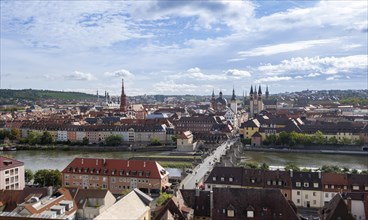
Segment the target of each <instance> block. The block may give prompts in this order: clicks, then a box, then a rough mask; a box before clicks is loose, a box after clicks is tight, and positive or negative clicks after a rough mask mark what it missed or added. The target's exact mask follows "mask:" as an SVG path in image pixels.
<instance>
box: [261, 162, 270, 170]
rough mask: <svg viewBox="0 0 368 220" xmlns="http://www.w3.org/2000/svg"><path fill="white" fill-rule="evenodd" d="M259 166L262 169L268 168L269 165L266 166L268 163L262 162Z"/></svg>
mask: <svg viewBox="0 0 368 220" xmlns="http://www.w3.org/2000/svg"><path fill="white" fill-rule="evenodd" d="M259 168H260V169H262V170H269V169H270V166H268V164H266V163H262V165H261V166H260V167H259Z"/></svg>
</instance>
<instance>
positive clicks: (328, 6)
mask: <svg viewBox="0 0 368 220" xmlns="http://www.w3.org/2000/svg"><path fill="white" fill-rule="evenodd" d="M367 7H368V3H367V1H348V2H346V1H320V2H318V3H317V4H316V5H315V6H313V7H308V8H299V7H298V8H293V9H288V10H287V11H283V12H278V13H274V14H271V15H269V16H265V17H262V18H261V19H259V20H257V21H256V22H255V25H254V27H255V28H256V29H258V30H259V31H270V30H278V31H279V30H293V29H295V28H301V29H303V28H310V27H321V28H327V27H340V28H341V27H343V28H346V29H356V30H363V29H364V28H366V27H367ZM337 18H338V19H337Z"/></svg>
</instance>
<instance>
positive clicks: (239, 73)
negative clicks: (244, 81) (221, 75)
mask: <svg viewBox="0 0 368 220" xmlns="http://www.w3.org/2000/svg"><path fill="white" fill-rule="evenodd" d="M225 73H226V75H228V76H232V77H234V78H235V79H241V78H245V77H251V74H250V72H248V71H246V70H238V69H228V70H226V71H225Z"/></svg>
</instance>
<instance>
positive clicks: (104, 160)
mask: <svg viewBox="0 0 368 220" xmlns="http://www.w3.org/2000/svg"><path fill="white" fill-rule="evenodd" d="M102 165H104V166H105V165H106V159H105V158H104V159H103V164H102Z"/></svg>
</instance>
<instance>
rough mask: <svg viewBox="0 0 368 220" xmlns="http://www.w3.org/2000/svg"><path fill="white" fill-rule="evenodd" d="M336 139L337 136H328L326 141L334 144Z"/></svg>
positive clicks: (336, 141) (336, 142)
mask: <svg viewBox="0 0 368 220" xmlns="http://www.w3.org/2000/svg"><path fill="white" fill-rule="evenodd" d="M338 142H339V141H338V140H337V138H336V137H335V136H332V137H330V139H328V143H329V144H331V145H336V144H338Z"/></svg>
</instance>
